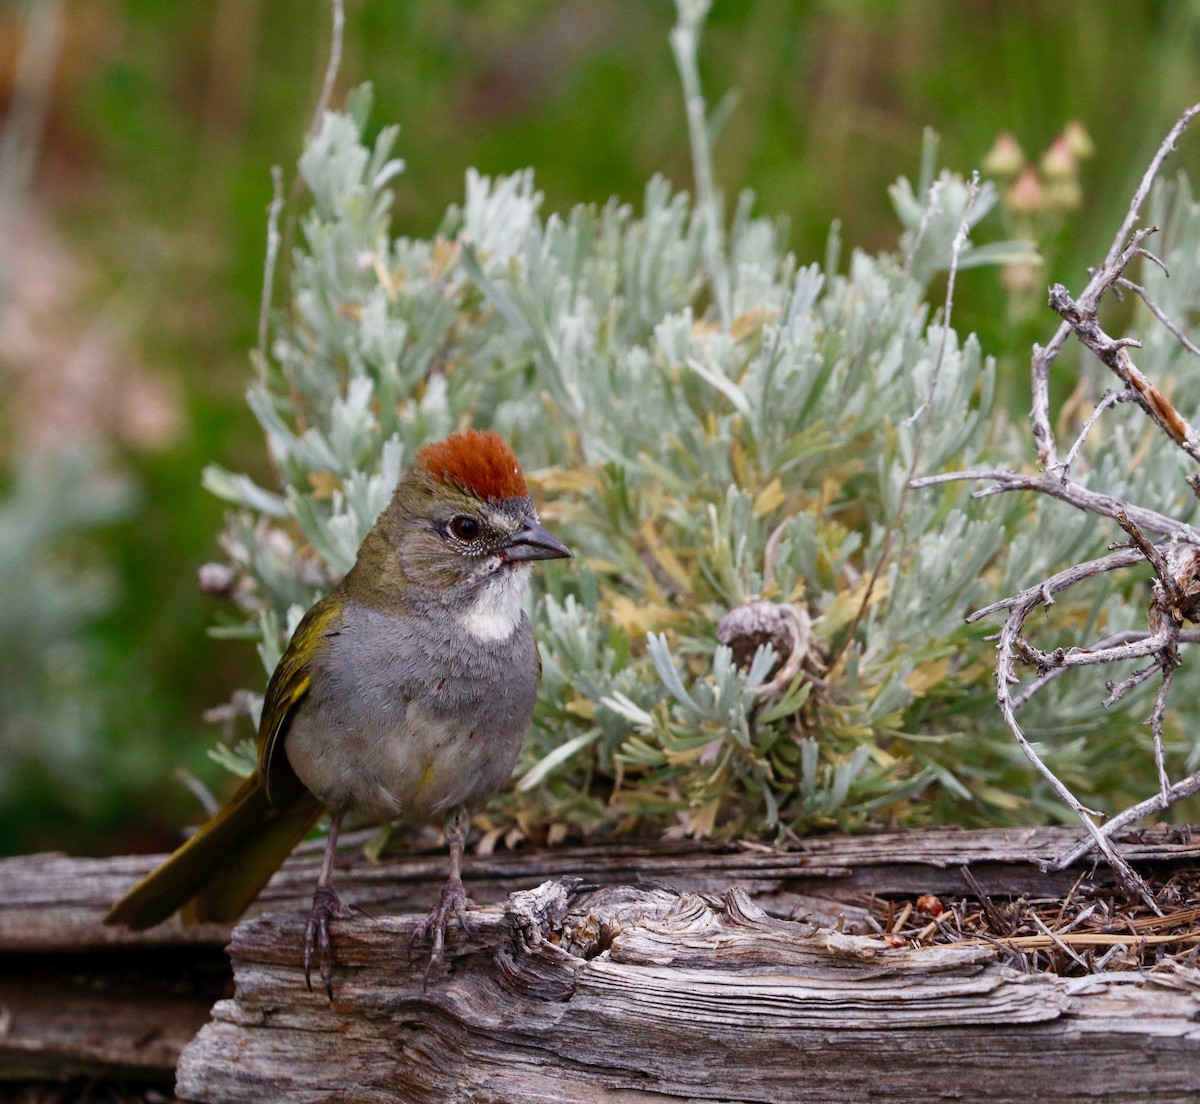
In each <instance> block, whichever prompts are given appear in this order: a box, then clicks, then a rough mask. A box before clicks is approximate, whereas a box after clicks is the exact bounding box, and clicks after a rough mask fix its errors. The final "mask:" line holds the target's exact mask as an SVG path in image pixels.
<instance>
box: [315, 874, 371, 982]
mask: <svg viewBox="0 0 1200 1104" xmlns="http://www.w3.org/2000/svg"><path fill="white" fill-rule="evenodd" d="M365 915H366V913H364V912H363V910H362V909H360V908H357V907H356V906H354V905H346V904H343V903H342V900H341V898H340V897H338V895H337V894H336V893H334V892H333V890H332V889H331V888H330V887H329V886H317V889H316V892H315V893H314V894H313V903H312V911H311V912H309V914H308V923H307V924H305V925H304V982H305V984H306V985H307V986H308V991H309V992H310V993H311V992H312V960H313V950H314V948H315V949H316V951H317V952H318V953H319V955H320V964H319V969H320V973H321V980H322V981H323V982H324V983H325V992H326V993H327V994H328V995H329V999H330V1000H333V943H332V942H331V940H330V938H329V921H330V920H332V919H334V918H335V917H336V918H338V919H345V918H346V917H347V916H365Z"/></svg>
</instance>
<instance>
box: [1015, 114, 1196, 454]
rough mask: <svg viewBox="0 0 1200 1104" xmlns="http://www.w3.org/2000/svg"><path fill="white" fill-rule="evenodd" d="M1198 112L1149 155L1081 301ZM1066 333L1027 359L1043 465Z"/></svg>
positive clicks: (1087, 299) (1050, 443) (1050, 450)
mask: <svg viewBox="0 0 1200 1104" xmlns="http://www.w3.org/2000/svg"><path fill="white" fill-rule="evenodd" d="M1198 114H1200V103H1198V104H1193V105H1192V106H1191V107H1189V108H1188V109H1187V110H1186V111H1185V112H1184V113H1183V114H1182V115H1180V117H1179V119H1178V120H1177V121H1176V123H1175V125H1174V126H1173V127H1172V128H1171V129H1170V130H1169V131H1168V132H1167V136H1166V137H1165V138H1164V139H1163V140H1162V143H1161V144H1160V145H1159V147H1158V151H1157V152H1156V153H1155V154H1154V157H1153V158H1151V160H1150V164H1149V165H1148V166H1147V168H1146V171H1145V173H1144V174H1143V176H1142V179H1141V182H1140V183H1139V184H1138V187H1137V191H1135V192H1134V193H1133V199H1132V200H1130V203H1129V210H1128V211H1127V212H1126V214H1125V219H1124V221H1123V222H1122V223H1121V225H1120V227H1119V228H1118V229H1117V232H1116V235H1115V236H1114V237H1113V241H1112V245H1111V246H1109V249H1108V255H1107V256H1106V257H1105V258H1104V264H1103V265H1101V267H1100V269H1099V270H1098V271H1097V272H1096V273H1095V275H1093V277H1092V279H1091V281H1090V282H1089V283H1088V286H1087V287H1086V288H1085V289H1084V291H1083V294H1082V295H1080V297H1079V299H1080V302H1081V303H1082V304H1085V305H1091V306H1093V307H1094V305H1095V304H1094V303H1092V285H1093V284H1097V285H1098V284H1099V282H1100V281H1102V280H1103V279H1104V275H1105V273H1106V270H1107V268H1108V266H1109V265H1111V264H1112V262H1113V261H1114V259H1115V258H1116V257H1118V256H1119V255H1120V253H1121V251H1122V250H1123V249H1124V247H1125V243H1126V242H1127V241H1128V240H1129V236H1130V234H1132V233H1133V228H1134V225H1135V224H1136V223H1137V220H1138V214H1139V212H1140V211H1141V209H1142V204H1143V203H1144V202H1145V201H1146V196H1148V195H1149V194H1150V186H1151V185H1152V184H1153V183H1154V181H1155V179H1156V178H1157V177H1158V173H1159V170H1160V169H1161V168H1162V165H1163V162H1164V161H1165V160H1166V159H1167V155H1168V154H1169V153H1170V152H1171V151H1172V150H1173V149H1174V148H1175V143H1176V142H1177V141H1179V139H1180V137H1181V136H1182V135H1183V132H1184V131H1185V130H1187V128H1188V125H1189V124H1190V123H1191V121H1192V120H1193V119H1194V118H1195V117H1196V116H1197V115H1198ZM1070 335H1071V326H1070V324H1069V323H1068V322H1066V321H1064V322H1063V323H1062V324H1061V325H1060V326H1059V327H1058V330H1057V331H1056V332H1055V334H1054V336H1053V337H1052V338H1051V339H1050V341H1049V343H1048V344H1047V345H1046V346H1045V347H1042V346H1041V345H1035V346H1034V347H1033V359H1032V361H1031V363H1030V384H1031V389H1032V392H1033V405H1032V407H1031V409H1030V419H1031V422H1032V426H1033V440H1034V444H1035V445H1036V447H1037V455H1038V461H1039V462H1040V463H1041V465H1042V466H1043V467H1045V468H1050V467H1053V466H1054V465H1055V463H1056V461H1057V456H1056V453H1055V444H1054V430H1053V429H1052V428H1051V425H1050V368H1051V366H1052V365H1053V364H1054V361H1055V360H1056V359H1057V358H1058V354H1059V353H1060V352H1062V349H1063V346H1064V345H1066V343H1067V338H1068V337H1070Z"/></svg>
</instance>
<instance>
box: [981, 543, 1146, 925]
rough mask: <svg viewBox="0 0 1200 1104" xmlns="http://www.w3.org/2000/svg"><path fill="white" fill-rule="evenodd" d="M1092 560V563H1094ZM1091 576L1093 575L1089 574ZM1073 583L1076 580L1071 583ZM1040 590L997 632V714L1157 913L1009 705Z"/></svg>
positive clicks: (1025, 594)
mask: <svg viewBox="0 0 1200 1104" xmlns="http://www.w3.org/2000/svg"><path fill="white" fill-rule="evenodd" d="M1095 562H1096V561H1093V563H1095ZM1093 574H1095V572H1093ZM1066 575H1068V572H1059V574H1058V575H1057V576H1055V577H1054V578H1053V579H1050V580H1048V581H1047V585H1049V586H1050V588H1051V589H1052V590H1055V589H1058V590H1061V589H1063V586H1069V585H1071V584H1070V583H1069V582H1067V583H1063V584H1062V585H1059V586H1057V587H1055V585H1054V584H1055V581H1056V580H1059V581H1061V580H1062V578H1063V577H1064V576H1066ZM1073 581H1077V580H1073ZM1043 591H1044V587H1043V585H1042V584H1038V585H1037V586H1034V587H1030V588H1029V589H1028V590H1026V591H1024V592H1023V593H1022V594H1021V595H1020V596H1019V599H1018V601H1017V603H1016V604H1015V605H1014V606H1013V607H1012V608H1011V609H1010V610H1009V613H1008V617H1007V618H1006V619H1005V622H1004V627H1003V628H1002V629H1001V630H1000V642H999V644H998V645H997V648H996V652H997V660H996V701H997V704H998V705H999V706H1000V712H1001V714H1002V715H1003V717H1004V721H1005V723H1006V724H1007V725H1008V727H1009V731H1010V732H1012V734H1013V738H1014V739H1015V740H1016V741H1017V746H1018V747H1020V749H1021V751H1022V752H1023V753H1024V755H1025V758H1026V759H1028V760H1029V762H1030V763H1032V764H1033V766H1034V768H1035V769H1036V770H1037V771H1038V773H1040V774H1041V775H1042V777H1043V778H1045V779H1046V781H1047V782H1049V783H1050V786H1051V787H1052V788H1053V790H1054V792H1055V793H1056V794H1058V796H1059V799H1060V800H1061V801H1063V803H1064V804H1066V805H1067V806H1068V807H1069V808H1070V809H1072V810H1073V811H1074V812H1075V815H1076V816H1078V817H1079V819H1080V821H1081V822H1082V823H1083V826H1084V827H1085V828H1086V829H1087V830H1088V833H1089V834H1090V835H1091V837H1092V841H1093V842H1094V844H1095V846H1096V848H1097V849H1098V850H1099V851H1100V852H1101V854H1103V855H1104V857H1105V858H1106V859H1107V860H1108V863H1109V865H1110V866H1111V867H1112V868H1113V871H1114V872H1115V873H1116V875H1117V877H1118V878H1119V879H1120V880H1121V882H1122V884H1123V885H1124V886H1125V887H1126V888H1127V889H1128V890H1129V891H1130V892H1132V893H1135V894H1136V895H1137V896H1138V897H1140V898H1141V899H1142V900H1143V901H1144V902H1145V903H1146V905H1147V907H1148V908H1150V909H1152V910H1154V911H1155V912H1158V905H1157V904H1156V903H1155V900H1154V897H1153V895H1152V894H1151V893H1150V890H1149V889H1148V888H1147V887H1146V883H1145V882H1144V881H1143V880H1142V878H1141V876H1140V875H1139V874H1138V873H1137V871H1136V870H1134V869H1133V867H1131V866H1130V865H1129V863H1128V862H1126V861H1125V859H1124V858H1123V857H1122V856H1121V855H1120V854H1119V853H1118V852H1117V851H1116V849H1115V848H1114V847H1113V846H1112V843H1111V842H1110V841H1109V839H1108V837H1107V836H1106V835H1104V834H1103V833H1102V832H1101V831H1100V830H1099V828H1098V827H1097V826H1096V822H1095V821H1094V820H1093V819H1092V817H1093V815H1094V814H1093V813H1092V811H1091V810H1089V809H1087V808H1086V807H1085V806H1084V805H1083V804H1082V802H1080V800H1079V799H1078V798H1077V797H1076V796H1075V795H1074V794H1073V793H1072V792H1071V789H1070V787H1068V786H1067V785H1066V783H1064V782H1063V781H1062V780H1061V779H1059V777H1058V776H1057V775H1056V774H1055V773H1054V772H1053V771H1052V770H1051V769H1050V768H1049V767H1048V766H1047V765H1046V763H1045V762H1044V761H1043V760H1042V757H1041V756H1040V755H1039V754H1038V752H1037V749H1036V748H1034V746H1033V745H1032V744H1031V743H1030V742H1029V740H1028V739H1026V737H1025V733H1024V731H1023V730H1022V728H1021V725H1020V723H1019V722H1018V721H1017V717H1016V712H1015V710H1014V708H1013V704H1012V686H1013V685H1014V684H1017V683H1018V682H1019V680H1018V679H1017V676H1016V673H1015V671H1014V660H1015V657H1016V654H1017V647H1016V644H1017V640H1018V639H1019V637H1020V634H1021V629H1022V628H1023V627H1024V624H1025V620H1026V618H1027V617H1028V616H1029V614H1031V613H1032V612H1033V611H1034V610H1035V609H1036V608H1037V607H1038V606H1039V605H1041V604H1042V601H1043Z"/></svg>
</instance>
